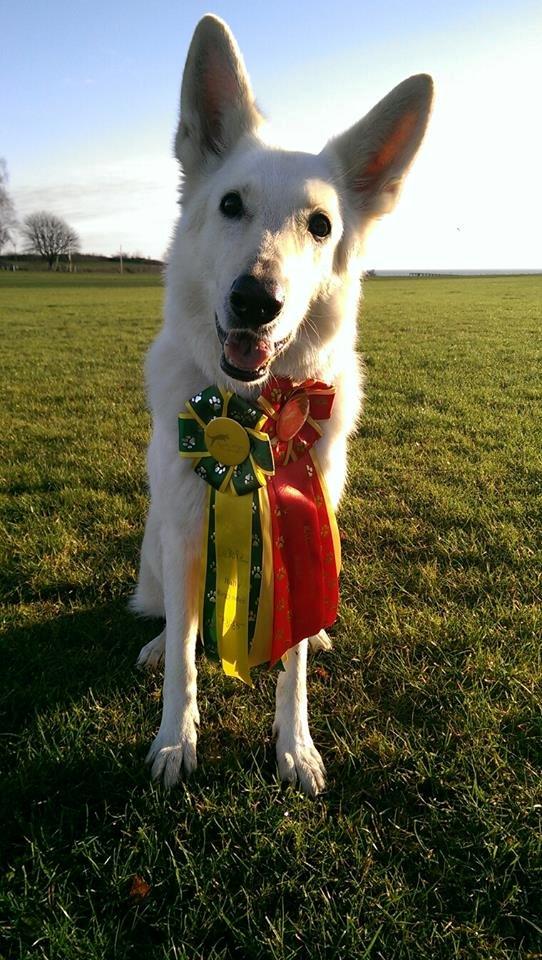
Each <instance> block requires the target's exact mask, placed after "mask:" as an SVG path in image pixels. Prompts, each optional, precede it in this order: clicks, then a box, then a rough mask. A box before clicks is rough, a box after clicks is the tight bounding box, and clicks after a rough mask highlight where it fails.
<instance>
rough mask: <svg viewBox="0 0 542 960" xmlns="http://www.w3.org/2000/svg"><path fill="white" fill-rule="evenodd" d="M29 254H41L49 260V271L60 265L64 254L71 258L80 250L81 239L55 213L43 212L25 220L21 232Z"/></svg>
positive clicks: (31, 215) (33, 214)
mask: <svg viewBox="0 0 542 960" xmlns="http://www.w3.org/2000/svg"><path fill="white" fill-rule="evenodd" d="M21 232H22V234H23V237H24V240H25V249H26V251H27V253H39V255H40V257H43V258H44V259H45V260H47V263H48V264H49V270H51V269H52V267H53V264H54V263H55V262H56V263H58V258H59V257H60V256H62V254H67V255H68V256H71V254H72V253H75V252H76V251H77V250H79V237H78V235H77V234H76V232H75V230H72V228H71V227H70V226H69V225H68V224H67V223H66V221H65V220H62V219H61V218H60V217H55V215H54V214H53V213H47V212H46V211H44V210H42V211H40V212H39V213H31V214H29V216H28V217H25V218H24V221H23V226H22V230H21Z"/></svg>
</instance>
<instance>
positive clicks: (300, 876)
mask: <svg viewBox="0 0 542 960" xmlns="http://www.w3.org/2000/svg"><path fill="white" fill-rule="evenodd" d="M161 297H162V293H161V289H160V286H159V282H158V278H156V277H152V276H137V277H136V276H132V277H130V276H124V277H115V276H110V277H99V276H93V275H90V276H82V275H77V276H70V275H61V276H58V275H56V276H51V275H47V274H39V275H38V274H36V275H32V274H27V275H24V276H22V275H16V274H5V275H1V274H0V317H1V320H2V326H3V330H2V353H3V361H2V368H3V370H2V372H3V382H4V392H5V394H6V399H7V403H6V404H5V406H4V410H5V417H4V422H3V424H2V440H3V443H4V445H5V454H4V456H3V463H4V468H5V481H6V482H5V485H4V492H3V494H2V508H3V521H2V523H3V529H2V551H5V555H3V556H2V564H1V569H2V575H1V576H2V589H3V595H4V603H5V607H4V614H3V627H4V636H3V640H2V681H3V682H2V690H1V699H2V708H3V711H4V718H3V728H2V729H3V733H2V736H1V738H0V747H1V749H2V753H3V756H2V771H3V772H2V779H1V791H0V805H1V816H2V821H1V830H0V843H1V844H2V847H3V850H2V863H3V865H4V866H5V869H4V872H3V876H2V881H1V882H2V892H1V901H0V902H1V905H2V926H1V934H2V937H3V946H2V947H0V956H1V957H2V958H6V960H7V958H9V960H14V958H27V957H38V958H39V957H43V958H48V960H53V958H54V960H76V958H84V960H115V958H119V960H125V958H126V960H131V958H134V960H135V958H137V960H146V958H153V960H160V958H164V960H165V958H174V960H188V958H190V960H196V958H197V960H219V958H230V957H236V958H275V960H294V958H304V957H309V956H310V957H314V958H328V957H329V958H340V960H342V958H356V960H358V958H359V960H362V958H372V960H396V958H397V960H403V958H409V960H410V958H411V960H426V958H427V960H429V958H431V960H434V958H469V960H504V958H510V960H512V958H531V960H534V958H540V957H542V832H541V819H542V791H541V771H540V761H541V759H542V750H541V737H542V721H541V709H540V708H541V702H542V691H541V683H540V681H541V676H542V670H541V662H540V660H541V657H540V639H541V635H542V612H541V592H542V591H541V579H542V573H541V571H542V564H541V559H542V556H541V553H542V551H541V541H540V520H541V505H542V469H541V468H542V462H541V459H542V458H541V451H542V416H541V409H542V406H541V399H542V323H541V309H540V305H541V303H542V278H540V277H533V278H528V277H524V278H484V279H438V280H437V279H435V280H386V281H371V282H369V283H368V284H367V286H366V302H365V306H364V310H363V322H362V325H361V331H362V336H361V344H362V347H363V351H364V354H365V357H366V362H367V372H368V385H367V397H368V398H367V405H366V413H365V416H364V418H363V422H362V426H361V429H360V431H359V434H358V436H357V438H356V439H355V441H354V443H353V444H352V458H351V463H352V470H351V483H350V487H349V495H348V497H347V499H346V500H345V503H344V506H343V509H342V511H341V516H340V522H341V527H342V529H343V531H344V537H345V539H344V542H343V547H344V554H345V570H344V573H343V577H342V596H343V600H342V608H341V618H340V621H339V622H338V624H337V626H336V628H335V629H334V639H335V650H334V652H333V653H331V654H326V655H321V656H320V657H319V658H318V659H317V660H313V661H312V664H311V667H310V682H309V691H310V701H311V704H312V731H313V735H314V739H315V741H316V743H317V744H318V746H319V747H320V749H321V751H322V753H323V756H324V759H325V761H326V764H327V768H328V779H329V788H328V790H327V792H326V793H325V794H324V795H323V796H322V797H321V798H319V799H318V800H317V801H316V802H310V801H307V800H306V799H304V798H303V797H302V796H300V795H299V794H298V793H297V792H296V791H294V790H292V789H286V790H285V789H282V788H281V787H280V785H279V784H278V782H277V780H276V774H275V762H274V751H273V746H272V742H271V739H270V724H271V718H272V703H273V688H274V679H273V677H271V676H268V675H266V674H261V675H260V679H259V681H258V683H257V685H256V687H255V689H254V690H248V689H247V688H245V687H242V688H241V687H240V686H238V685H236V683H235V681H230V680H228V679H226V678H225V677H223V676H222V675H221V674H220V673H219V672H218V670H217V668H216V667H215V666H214V665H212V664H208V663H206V662H205V661H204V659H203V658H200V661H199V668H200V710H201V713H202V731H201V736H200V742H199V761H200V766H199V769H198V771H197V773H196V774H195V775H194V777H193V778H192V780H191V781H190V782H189V784H188V785H184V784H183V785H181V786H180V787H179V789H177V790H175V791H174V792H172V793H170V794H169V795H168V794H166V793H164V792H163V791H162V790H161V789H159V788H157V787H155V786H153V785H152V784H151V783H150V782H149V780H148V775H147V772H146V771H145V770H144V768H143V759H144V756H145V753H146V750H147V748H148V746H149V744H150V742H151V740H152V737H153V735H154V732H155V731H156V729H157V726H158V723H159V712H160V681H159V678H153V677H150V676H141V675H139V674H138V673H137V672H136V671H135V670H134V667H133V665H134V661H135V659H136V656H137V653H138V651H139V649H140V647H141V646H142V645H143V644H144V643H145V642H147V641H148V640H150V639H151V637H152V636H153V635H154V634H155V632H157V630H158V625H157V624H155V623H152V622H141V621H137V620H135V619H134V618H133V617H131V616H130V615H129V614H128V613H127V612H126V599H127V596H128V594H129V592H130V589H131V587H132V585H133V582H134V576H135V570H136V564H137V554H138V545H139V542H140V538H141V532H142V525H143V519H144V512H145V505H146V490H145V480H144V452H145V444H146V441H147V437H148V430H149V422H148V416H147V414H146V412H145V408H144V402H143V394H142V372H141V362H142V357H143V354H144V350H145V348H146V346H147V344H148V343H149V341H150V339H151V337H152V336H153V334H154V332H155V331H156V329H157V327H158V325H159V317H160V310H161ZM134 878H135V880H134Z"/></svg>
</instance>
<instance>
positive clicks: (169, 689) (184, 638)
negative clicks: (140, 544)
mask: <svg viewBox="0 0 542 960" xmlns="http://www.w3.org/2000/svg"><path fill="white" fill-rule="evenodd" d="M161 541H162V559H163V586H164V606H165V614H166V628H165V632H166V651H165V664H164V687H163V704H162V721H161V723H160V729H159V731H158V734H157V736H156V738H155V740H154V742H153V744H152V746H151V748H150V750H149V753H148V756H147V762H148V763H151V764H152V770H151V772H152V776H153V779H155V780H157V779H161V780H163V782H164V784H165V786H166V787H172V786H173V785H174V784H175V783H176V782H177V780H178V779H179V777H180V775H181V771H182V770H183V769H184V771H185V773H191V772H192V770H195V768H196V765H197V760H196V740H197V733H196V725H197V724H198V723H199V714H198V707H197V702H196V694H197V688H196V673H197V672H196V657H195V652H196V633H197V585H196V582H195V580H196V558H195V557H194V555H193V552H192V551H191V550H190V548H189V545H188V544H187V543H186V540H185V539H184V538H183V536H182V533H181V532H180V531H179V530H178V529H177V528H176V527H170V526H166V525H164V526H163V527H162V530H161Z"/></svg>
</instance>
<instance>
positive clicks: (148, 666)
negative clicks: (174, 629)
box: [136, 629, 166, 670]
mask: <svg viewBox="0 0 542 960" xmlns="http://www.w3.org/2000/svg"><path fill="white" fill-rule="evenodd" d="M165 649H166V631H165V629H164V630H162V633H159V634H158V636H157V637H155V638H154V640H151V641H150V643H146V644H145V646H144V647H141V650H140V651H139V656H138V658H137V660H136V667H139V669H140V670H157V669H158V667H159V666H160V664H161V663H162V660H163V659H164V651H165Z"/></svg>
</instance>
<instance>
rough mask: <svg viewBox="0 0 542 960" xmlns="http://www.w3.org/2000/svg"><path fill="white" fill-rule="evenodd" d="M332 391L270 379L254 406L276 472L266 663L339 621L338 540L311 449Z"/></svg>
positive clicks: (271, 494)
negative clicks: (270, 633) (264, 418)
mask: <svg viewBox="0 0 542 960" xmlns="http://www.w3.org/2000/svg"><path fill="white" fill-rule="evenodd" d="M334 398H335V389H334V388H333V387H330V386H328V385H327V384H325V383H321V382H319V381H316V380H306V381H305V382H304V383H303V384H301V385H299V386H296V387H294V386H293V385H292V383H291V381H290V380H286V379H275V380H271V381H270V382H269V384H268V385H267V386H266V387H265V389H264V391H263V393H262V395H261V396H260V398H259V400H258V403H259V405H260V407H261V408H262V409H263V410H265V412H266V413H267V414H268V419H267V421H266V423H265V424H264V427H263V429H264V430H265V432H266V433H267V434H268V435H269V436H270V438H271V446H272V449H273V459H274V463H275V473H274V475H273V476H272V477H271V478H270V479H269V482H268V484H267V492H268V496H269V503H270V507H271V523H272V528H273V571H274V577H273V594H274V596H273V611H274V617H273V638H272V642H271V653H270V657H269V660H270V663H271V664H273V663H276V661H277V660H278V659H279V658H280V657H282V656H283V654H284V653H285V652H286V651H287V650H289V649H290V648H291V647H294V646H295V645H296V644H298V643H299V642H300V640H303V639H304V638H305V637H312V636H314V635H315V634H317V633H318V632H319V631H320V630H322V629H323V628H325V627H329V626H331V624H332V623H334V622H335V620H336V618H337V607H338V603H339V584H338V577H339V573H340V569H341V541H340V537H339V530H338V527H337V520H336V518H335V511H334V509H333V505H332V503H331V500H330V497H329V492H328V489H327V484H326V482H325V479H324V476H323V473H322V470H321V468H320V464H319V462H318V458H317V456H316V451H315V450H314V449H313V445H314V444H315V443H316V442H317V441H318V440H319V439H320V437H321V436H322V432H323V431H322V428H321V426H320V424H319V421H322V420H329V418H330V416H331V410H332V407H333V401H334Z"/></svg>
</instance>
